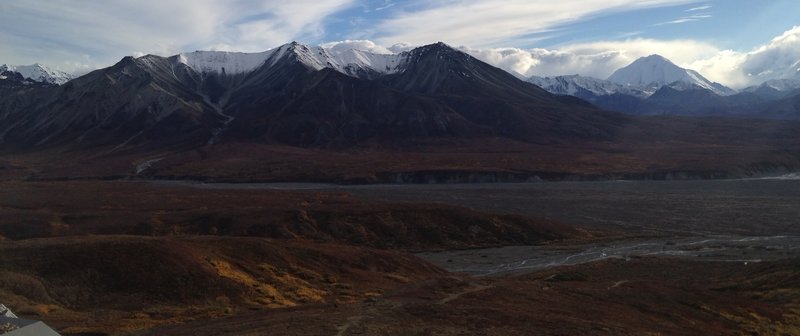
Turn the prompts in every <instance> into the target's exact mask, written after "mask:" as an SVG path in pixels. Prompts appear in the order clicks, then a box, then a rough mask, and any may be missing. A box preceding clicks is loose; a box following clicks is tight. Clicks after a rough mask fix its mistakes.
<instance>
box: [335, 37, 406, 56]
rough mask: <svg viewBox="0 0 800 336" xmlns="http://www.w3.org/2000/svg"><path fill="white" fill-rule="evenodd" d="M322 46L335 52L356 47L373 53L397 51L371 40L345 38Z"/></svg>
mask: <svg viewBox="0 0 800 336" xmlns="http://www.w3.org/2000/svg"><path fill="white" fill-rule="evenodd" d="M320 46H321V47H323V48H325V49H330V50H332V51H334V52H338V51H344V50H349V49H356V50H363V51H369V52H371V53H376V54H393V53H395V52H394V51H391V50H389V49H388V48H386V47H383V46H380V45H377V44H375V42H372V41H369V40H345V41H338V42H328V43H324V44H321V45H320Z"/></svg>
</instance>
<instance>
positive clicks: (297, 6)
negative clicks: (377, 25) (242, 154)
mask: <svg viewBox="0 0 800 336" xmlns="http://www.w3.org/2000/svg"><path fill="white" fill-rule="evenodd" d="M355 1H356V0H292V1H285V0H284V1H282V0H231V1H217V0H170V1H163V0H139V1H127V0H104V1H95V2H91V3H86V2H82V1H81V2H78V1H54V0H46V1H45V0H43V1H3V2H2V6H3V8H2V10H1V11H0V44H1V45H5V46H8V45H12V46H14V47H13V48H2V49H0V59H1V60H3V62H8V63H33V62H42V63H50V64H62V63H63V61H64V60H65V59H66V60H70V59H77V58H78V57H79V55H81V54H84V53H89V54H91V55H92V57H93V59H92V62H93V63H101V64H104V65H108V64H110V63H113V62H115V61H117V60H119V59H120V58H121V57H122V56H125V53H133V52H134V51H138V52H140V53H144V54H159V55H169V54H174V53H177V52H180V51H184V50H186V49H190V50H191V49H211V48H214V49H235V50H240V51H263V50H266V49H269V48H272V47H275V46H276V45H279V44H282V43H285V42H287V41H289V40H292V39H311V38H315V37H318V36H320V35H321V34H322V32H323V31H324V30H323V28H322V22H323V21H324V18H325V17H327V16H329V15H331V14H333V13H335V12H337V11H339V10H342V9H344V8H346V7H348V6H350V5H352V4H353V3H354V2H355ZM81 3H84V5H81Z"/></svg>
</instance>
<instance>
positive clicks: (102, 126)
mask: <svg viewBox="0 0 800 336" xmlns="http://www.w3.org/2000/svg"><path fill="white" fill-rule="evenodd" d="M654 64H655V65H654ZM670 64H671V63H668V61H666V60H665V59H663V58H658V57H651V58H649V60H647V61H646V62H638V63H637V62H635V64H634V65H632V67H629V68H631V69H636V68H642V67H643V68H646V69H648V70H647V72H645V73H643V75H642V76H633V75H631V73H632V72H631V71H628V70H630V69H628V70H626V71H621V72H619V73H618V75H619V76H615V77H620V78H627V79H625V80H626V81H627V82H624V83H615V82H611V81H602V80H597V79H591V78H586V77H580V76H570V77H560V78H556V79H540V81H539V82H536V81H534V82H535V83H536V84H538V86H537V85H534V83H530V82H526V81H523V80H521V79H519V78H517V77H516V76H514V75H512V74H510V73H508V72H506V71H504V70H501V69H499V68H496V67H494V66H491V65H489V64H487V63H485V62H482V61H480V60H478V59H476V58H474V57H472V56H470V55H468V54H466V53H464V52H461V51H459V50H457V49H454V48H452V47H450V46H448V45H446V44H443V43H436V44H431V45H426V46H422V47H418V48H415V49H412V50H410V51H406V52H403V53H399V54H376V53H370V52H365V51H359V50H341V49H340V50H336V51H333V50H328V49H325V48H320V47H310V46H306V45H303V44H300V43H297V42H292V43H288V44H285V45H282V46H280V47H277V48H274V49H271V50H268V51H265V52H261V53H235V52H215V51H197V52H191V53H182V54H178V55H174V56H170V57H161V56H155V55H147V56H142V57H138V58H134V57H125V58H123V59H122V60H120V61H119V62H118V63H116V64H114V65H113V66H111V67H108V68H105V69H99V70H96V71H93V72H90V73H88V74H86V75H83V76H80V77H78V78H75V79H72V80H69V81H68V82H66V83H64V84H61V85H58V84H57V83H51V82H50V81H46V80H45V81H34V80H32V79H30V78H26V77H25V76H24V75H22V74H21V73H19V72H15V71H9V70H6V71H4V72H3V77H4V79H2V80H0V170H3V171H4V172H5V173H4V174H11V173H9V172H14V173H13V174H21V175H20V176H39V177H42V176H49V177H51V178H63V177H75V176H106V177H108V176H116V177H119V176H128V175H132V176H140V175H142V174H145V175H148V176H158V177H162V178H176V177H180V178H202V179H207V178H211V177H214V178H220V179H230V178H238V179H247V180H252V179H259V180H292V181H296V180H308V179H311V180H314V181H336V182H341V181H353V180H355V181H382V182H392V181H395V182H396V181H406V182H407V181H417V182H425V181H442V180H446V181H498V180H507V181H519V180H523V181H524V180H528V179H530V178H534V177H540V176H545V177H547V178H566V177H565V176H573V175H575V174H577V175H579V176H616V177H620V176H633V177H635V176H646V177H653V178H666V177H667V176H674V174H679V175H680V176H699V177H703V178H706V177H713V176H718V177H726V176H727V177H730V176H740V175H752V174H756V173H759V172H764V171H772V170H781V171H784V170H792V169H794V168H793V167H795V166H797V167H800V156H798V155H796V154H795V152H796V150H798V148H800V147H799V146H800V145H798V143H800V136H797V135H796V134H797V132H796V129H797V127H796V126H797V125H795V123H792V122H771V121H767V120H765V121H758V122H753V121H740V120H735V119H694V118H661V117H643V116H636V115H629V114H627V115H626V114H624V113H619V112H616V111H622V112H628V113H632V112H631V111H633V114H673V113H671V112H673V110H665V111H663V112H655V110H654V109H655V108H656V107H659V106H674V105H669V104H675V102H678V103H680V104H684V105H686V106H687V107H686V108H684V107H681V109H679V111H681V112H685V111H689V108H697V105H691V104H692V103H693V102H698V103H696V104H700V103H702V104H706V105H704V107H703V108H707V109H713V108H716V105H714V104H722V103H719V101H722V102H723V103H728V102H735V101H736V100H735V99H739V98H740V97H742V95H743V94H745V93H740V94H736V95H727V96H722V95H719V94H717V93H715V92H714V91H712V90H710V89H709V87H711V88H716V89H717V90H718V91H719V92H722V91H724V90H725V89H724V88H722V87H717V85H715V84H714V83H711V82H709V81H707V80H704V79H703V78H702V77H701V76H699V75H696V73H693V72H689V71H683V70H680V71H678V70H676V67H675V66H674V65H670ZM654 66H656V68H657V67H659V66H661V67H662V68H663V69H662V70H663V71H660V70H657V69H656V70H654V69H655V68H653V67H654ZM681 71H682V72H681ZM678 72H680V74H678ZM623 75H624V76H623ZM675 78H677V80H676V81H674V82H672V83H668V84H665V85H663V86H661V87H660V88H658V89H656V90H655V91H654V92H653V89H655V87H656V86H657V85H660V84H663V83H667V82H668V81H669V80H672V79H675ZM631 79H636V81H633V80H631ZM637 83H647V84H646V85H645V86H637V85H635V84H637ZM791 85H792V83H791V82H788V81H787V82H781V83H774V84H773V85H768V87H765V88H764V89H763V90H761V91H764V90H769V89H776V87H777V88H784V87H791ZM540 86H541V87H540ZM542 87H544V89H543V88H542ZM776 90H777V89H776ZM548 91H550V92H548ZM753 91H754V92H747V93H746V94H747V95H748V96H747V97H751V96H752V97H759V96H758V93H757V92H761V91H759V90H758V89H754V90H753ZM565 94H567V95H565ZM571 95H574V96H576V97H573V96H571ZM690 95H695V96H691V99H687V98H686V97H688V96H690ZM793 98H795V96H791V95H787V96H786V97H785V98H782V99H785V101H783V100H775V101H774V105H771V107H770V108H771V109H772V111H775V112H773V113H774V115H773V117H774V118H778V117H783V118H789V119H791V118H792V115H793V113H796V106H797V104H795V102H794V101H792V100H791V99H793ZM584 99H585V100H584ZM753 99H755V98H753ZM759 99H761V98H759ZM759 101H766V100H759ZM658 104H664V105H658ZM729 104H731V106H734V105H733V104H734V103H729ZM681 106H683V105H681ZM735 106H738V107H739V108H741V106H746V105H744V103H742V104H741V105H735ZM612 107H615V108H612ZM617 107H625V108H617ZM626 108H630V110H627V109H626ZM645 108H646V109H645ZM642 111H644V112H642ZM698 115H702V114H698ZM720 146H723V147H720ZM720 148H724V150H722V149H720ZM754 148H757V149H758V151H759V152H758V153H759V154H758V155H749V156H748V157H747V160H742V157H741V153H742V152H743V151H753V150H755V149H754ZM659 153H660V154H659ZM710 153H713V155H709V154H710ZM20 160H22V161H20Z"/></svg>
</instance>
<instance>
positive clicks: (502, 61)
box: [462, 39, 719, 78]
mask: <svg viewBox="0 0 800 336" xmlns="http://www.w3.org/2000/svg"><path fill="white" fill-rule="evenodd" d="M462 50H464V51H466V52H468V53H470V54H472V55H474V56H475V57H477V58H479V59H481V60H483V61H485V62H487V63H490V64H493V65H496V66H498V67H500V68H503V69H506V70H513V71H516V72H518V73H521V74H523V75H526V76H533V75H536V76H558V75H568V74H570V75H571V74H580V75H584V76H592V77H597V78H606V77H608V76H609V75H611V73H613V72H614V71H615V70H617V69H619V68H621V67H624V66H626V65H628V64H630V63H631V62H633V61H635V60H636V59H637V58H639V57H644V56H648V55H652V54H659V55H662V56H664V57H666V58H669V59H670V60H672V61H673V62H675V63H677V64H679V65H682V64H683V65H685V64H689V63H691V62H694V61H695V60H697V59H704V58H709V57H713V56H714V55H716V54H717V53H719V49H717V48H716V47H714V46H713V45H711V44H708V43H702V42H697V41H691V40H673V41H659V40H652V39H629V40H624V41H605V42H593V43H582V44H573V45H568V46H563V47H562V48H560V49H558V50H548V49H531V50H522V49H512V48H504V49H502V48H501V49H472V48H466V47H462Z"/></svg>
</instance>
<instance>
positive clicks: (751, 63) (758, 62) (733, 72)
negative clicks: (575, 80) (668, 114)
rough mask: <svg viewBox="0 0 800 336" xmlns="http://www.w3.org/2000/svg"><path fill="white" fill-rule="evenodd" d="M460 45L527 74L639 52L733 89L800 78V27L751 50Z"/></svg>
mask: <svg viewBox="0 0 800 336" xmlns="http://www.w3.org/2000/svg"><path fill="white" fill-rule="evenodd" d="M322 46H323V47H325V48H332V49H350V48H353V49H360V50H366V51H371V52H376V53H391V52H401V51H404V50H408V49H409V48H411V45H409V44H405V45H395V46H392V47H383V46H380V45H379V44H376V43H375V42H372V41H367V40H358V41H342V42H331V43H326V44H323V45H322ZM458 48H459V49H461V50H462V51H464V52H466V53H469V54H471V55H473V56H475V57H477V58H478V59H481V60H483V61H484V62H487V63H489V64H492V65H494V66H497V67H499V68H502V69H505V70H507V71H510V72H514V73H517V74H519V75H522V76H525V77H530V76H534V75H536V76H541V77H546V76H559V75H573V74H579V75H583V76H591V77H596V78H601V79H605V78H607V77H608V76H609V75H611V73H613V72H614V71H615V70H617V69H619V68H622V67H624V66H626V65H628V64H630V63H632V62H633V61H635V60H636V59H638V58H640V57H645V56H649V55H652V54H659V55H661V56H664V57H666V58H668V59H670V60H671V61H673V62H675V63H676V64H677V65H679V66H682V67H685V68H688V69H692V70H696V71H698V72H700V73H701V74H702V75H703V76H705V77H707V78H708V79H710V80H712V81H716V82H719V83H722V84H724V85H728V86H731V87H734V88H743V87H746V86H750V85H757V84H760V83H762V82H764V81H766V80H770V79H782V78H795V79H800V26H798V27H794V28H792V29H790V30H788V31H786V32H785V33H783V34H782V35H780V36H778V37H775V38H774V39H772V41H769V43H766V44H764V45H762V46H759V47H757V48H755V49H754V50H752V51H749V52H737V51H733V50H722V49H719V48H718V47H716V46H714V45H713V44H710V43H707V42H699V41H692V40H672V41H659V40H652V39H628V40H624V41H602V42H592V43H583V44H573V45H566V46H563V47H561V48H559V49H528V50H525V49H519V48H471V47H467V46H458Z"/></svg>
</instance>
